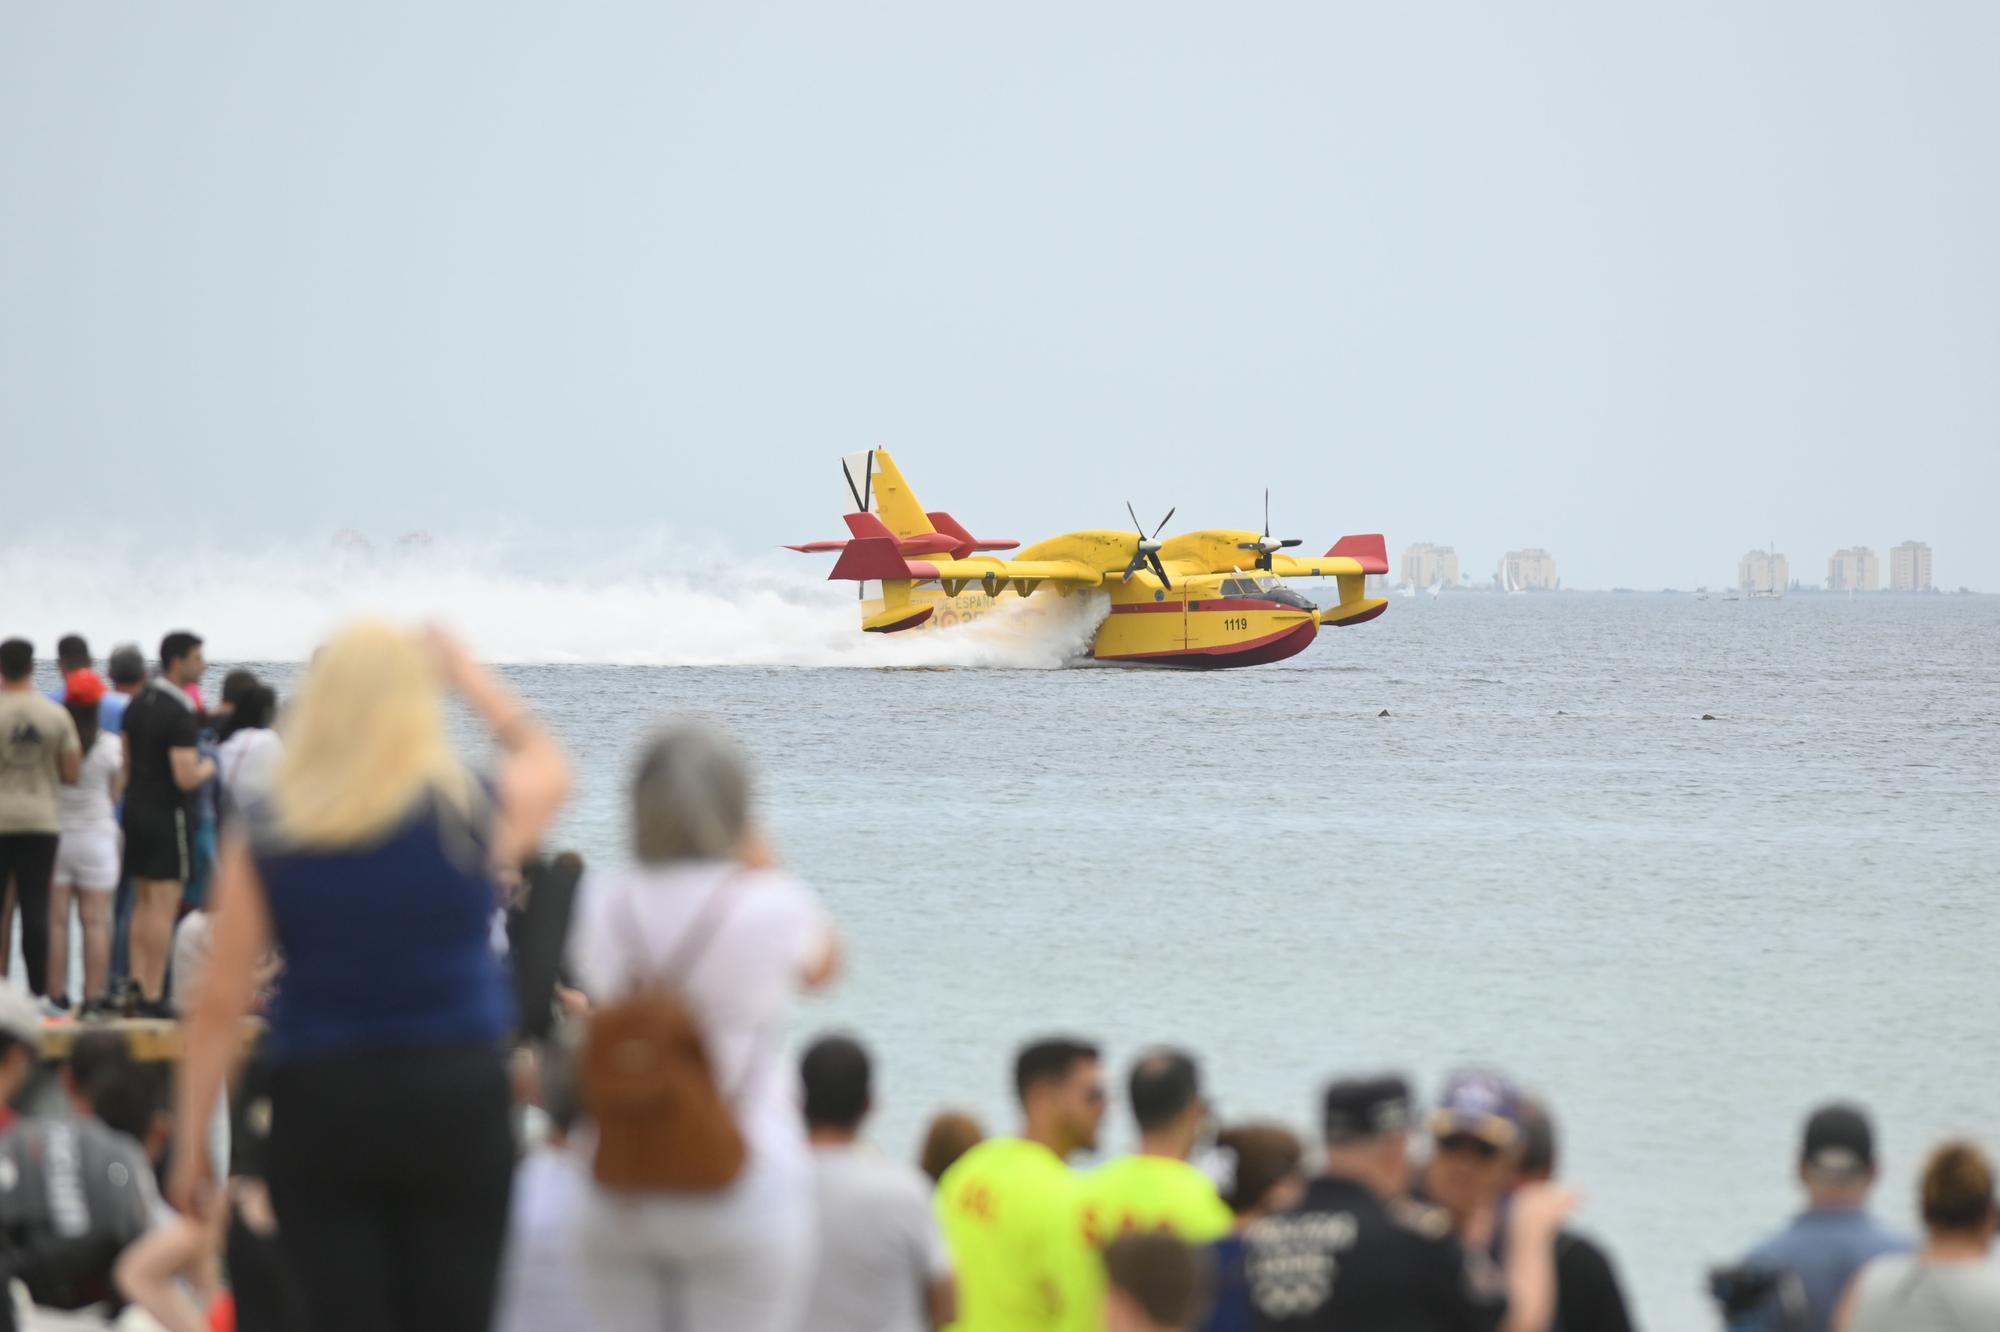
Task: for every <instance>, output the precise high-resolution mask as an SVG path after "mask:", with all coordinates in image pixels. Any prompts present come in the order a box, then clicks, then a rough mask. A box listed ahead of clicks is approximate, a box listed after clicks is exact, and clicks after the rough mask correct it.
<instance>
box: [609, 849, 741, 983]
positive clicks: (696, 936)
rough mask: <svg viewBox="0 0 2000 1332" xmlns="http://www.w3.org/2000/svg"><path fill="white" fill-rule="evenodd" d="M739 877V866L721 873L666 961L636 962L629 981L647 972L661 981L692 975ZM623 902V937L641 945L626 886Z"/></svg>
mask: <svg viewBox="0 0 2000 1332" xmlns="http://www.w3.org/2000/svg"><path fill="white" fill-rule="evenodd" d="M742 877H743V876H742V871H740V870H732V871H731V872H729V873H727V874H725V875H723V876H722V881H721V882H720V883H718V884H716V886H715V887H714V888H711V889H710V890H709V893H708V897H707V899H706V900H705V901H703V902H702V904H701V909H700V910H699V911H698V912H696V913H695V918H694V920H693V921H692V922H691V923H690V924H689V925H688V927H687V929H686V930H684V931H683V932H682V933H681V937H680V941H679V942H677V943H676V944H675V945H674V949H673V951H672V952H671V953H669V954H667V960H666V964H665V965H664V966H661V967H659V968H657V969H656V968H654V967H651V966H645V965H641V966H636V967H634V968H633V970H632V974H631V977H630V979H631V981H632V982H634V983H637V982H639V981H641V979H642V978H643V977H645V976H646V975H647V973H649V972H653V973H655V974H656V976H657V978H658V979H659V980H663V981H673V980H676V979H678V980H685V979H686V978H687V977H688V976H690V975H692V974H693V972H694V969H695V967H696V966H698V965H699V964H700V962H701V958H702V955H703V954H704V953H706V952H707V951H708V946H709V944H710V943H712V942H714V940H715V936H716V934H717V933H718V932H720V930H721V928H722V922H723V920H724V918H725V916H726V914H727V910H728V908H729V906H730V905H731V904H732V903H733V902H734V901H735V897H736V894H735V893H733V892H732V891H730V890H731V889H733V888H734V887H735V886H736V882H737V880H738V879H740V878H742ZM623 905H624V908H625V916H626V925H627V927H628V928H627V933H626V938H628V939H629V940H631V942H632V946H633V947H634V948H635V949H643V947H644V940H645V937H646V936H645V933H644V932H643V931H642V930H641V929H640V928H639V919H638V914H637V913H638V908H637V907H636V906H634V905H633V901H632V894H631V891H630V890H629V889H628V890H627V891H626V893H625V895H624V902H623ZM635 960H642V959H635Z"/></svg>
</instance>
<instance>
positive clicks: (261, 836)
mask: <svg viewBox="0 0 2000 1332" xmlns="http://www.w3.org/2000/svg"><path fill="white" fill-rule="evenodd" d="M245 816H246V818H247V819H248V820H249V821H250V822H251V823H252V825H253V830H252V835H251V842H252V846H253V848H254V854H255V856H256V861H257V870H258V873H259V875H260V876H261V877H262V879H263V881H264V896H265V898H266V899H267V901H268V902H269V904H270V910H271V925H272V931H273V933H274V934H275V935H276V939H277V943H278V946H279V947H280V948H281V949H283V951H284V956H285V970H284V975H283V977H282V978H281V979H280V981H279V983H278V995H277V999H276V1001H275V1002H274V1003H273V1005H272V1008H271V1015H270V1017H271V1026H270V1031H269V1036H268V1040H267V1045H268V1048H269V1050H270V1053H271V1057H272V1060H273V1061H274V1062H278V1063H285V1062H290V1061H293V1060H298V1059H304V1058H316V1057H319V1056H322V1055H333V1054H346V1053H352V1052H357V1051H365V1050H381V1049H409V1048H412V1047H424V1046H448V1045H469V1044H490V1045H493V1046H495V1047H496V1048H497V1047H498V1045H499V1043H500V1041H501V1039H502V1038H503V1037H504V1036H505V1035H506V1033H507V1030H508V1028H509V1027H510V1026H511V1025H512V1023H513V1016H514V1014H513V997H512V992H511V990H510V988H509V986H508V983H507V978H506V974H505V972H504V970H503V969H502V967H501V964H500V960H499V959H498V958H497V957H495V956H494V954H493V948H492V944H491V942H490V933H489V925H490V922H491V920H492V917H493V912H494V910H495V908H496V905H497V903H498V895H497V893H496V890H495V888H494V884H493V881H492V879H491V877H490V876H489V875H488V873H487V867H486V854H487V853H486V828H485V827H484V826H483V821H482V820H479V819H471V818H468V817H467V816H466V815H463V814H461V813H459V812H458V811H457V810H455V809H453V808H451V807H450V806H448V805H446V804H445V803H444V802H443V801H442V800H438V799H433V798H426V799H425V800H423V801H422V802H420V804H419V806H418V807H417V808H416V809H415V810H413V811H412V812H411V815H410V816H409V818H407V819H406V820H405V821H404V823H403V824H402V825H401V826H400V827H398V828H397V829H396V830H395V831H394V832H392V833H390V834H389V835H388V836H387V837H386V838H385V839H383V840H382V841H381V842H380V843H379V844H377V845H374V846H363V847H342V848H338V849H335V850H317V849H314V850H305V849H300V848H295V847H286V846H284V845H283V844H282V843H280V842H279V841H278V839H277V838H276V836H275V832H274V830H273V829H272V826H271V819H270V816H269V811H268V810H267V809H264V808H261V807H258V808H254V809H253V810H246V811H245Z"/></svg>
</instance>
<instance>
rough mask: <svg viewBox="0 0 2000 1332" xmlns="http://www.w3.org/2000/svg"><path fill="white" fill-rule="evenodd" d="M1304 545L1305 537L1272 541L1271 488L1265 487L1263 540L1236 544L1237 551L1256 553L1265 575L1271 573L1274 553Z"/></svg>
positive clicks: (1258, 563) (1259, 566)
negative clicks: (1252, 551)
mask: <svg viewBox="0 0 2000 1332" xmlns="http://www.w3.org/2000/svg"><path fill="white" fill-rule="evenodd" d="M1304 544H1305V538H1304V537H1286V538H1284V539H1283V540H1281V541H1273V540H1272V539H1271V488H1270V487H1269V486H1265V487H1264V536H1263V539H1262V540H1259V541H1239V542H1237V543H1236V549H1238V550H1254V551H1256V552H1257V567H1258V568H1259V569H1262V570H1263V571H1264V572H1265V573H1269V572H1271V556H1272V554H1273V553H1275V552H1277V551H1281V550H1290V549H1291V548H1292V547H1293V546H1303V545H1304Z"/></svg>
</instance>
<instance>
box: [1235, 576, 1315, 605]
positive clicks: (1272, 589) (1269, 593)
mask: <svg viewBox="0 0 2000 1332" xmlns="http://www.w3.org/2000/svg"><path fill="white" fill-rule="evenodd" d="M1221 591H1222V595H1223V596H1225V597H1250V598H1254V599H1256V600H1259V601H1275V602H1277V603H1278V604H1279V605H1280V606H1291V607H1294V608H1296V609H1298V610H1313V609H1316V608H1315V607H1314V605H1313V603H1312V602H1310V601H1307V600H1306V599H1305V598H1304V597H1302V596H1300V595H1299V594H1298V593H1296V592H1294V591H1292V589H1290V588H1289V587H1286V586H1285V585H1284V583H1283V582H1282V581H1280V580H1279V579H1276V578H1225V579H1223V580H1222V589H1221Z"/></svg>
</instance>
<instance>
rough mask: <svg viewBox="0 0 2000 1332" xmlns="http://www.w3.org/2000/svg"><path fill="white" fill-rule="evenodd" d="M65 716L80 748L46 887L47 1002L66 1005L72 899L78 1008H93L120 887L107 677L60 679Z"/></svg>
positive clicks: (121, 771) (120, 756)
mask: <svg viewBox="0 0 2000 1332" xmlns="http://www.w3.org/2000/svg"><path fill="white" fill-rule="evenodd" d="M63 696H64V697H65V698H66V699H68V702H67V703H65V704H64V705H63V706H64V707H65V708H67V709H68V711H69V715H70V720H71V721H73V722H74V723H76V733H77V739H78V741H79V743H80V744H81V745H82V748H83V770H82V773H81V775H80V776H79V777H78V779H77V782H76V784H75V785H74V786H65V787H64V788H63V789H62V793H61V796H60V798H59V801H58V804H59V806H60V808H59V810H58V813H59V814H60V817H61V823H62V839H61V841H59V842H58V843H57V844H56V873H55V881H54V884H53V886H52V887H51V888H50V892H49V941H48V950H49V1002H50V1003H51V1004H52V1005H53V1006H55V1007H56V1008H57V1009H58V1010H59V1011H63V1012H67V1011H68V1009H69V951H70V950H69V935H70V903H71V902H75V904H76V914H77V916H78V919H79V923H80V924H81V926H82V929H83V1009H84V1011H85V1012H94V1011H96V1009H97V1008H98V1007H99V1005H100V1002H101V1000H102V999H103V997H104V992H105V985H106V982H107V980H108V975H109V972H110V968H111V899H112V898H113V896H114V895H115V894H116V893H117V889H118V868H119V866H118V859H119V857H118V799H119V797H120V796H121V795H123V794H124V790H125V747H124V745H123V744H121V743H120V742H119V739H118V737H117V736H115V735H110V734H107V733H106V732H105V730H104V728H103V727H102V726H101V725H99V723H98V716H99V712H98V710H99V708H100V706H101V705H102V701H103V699H104V697H105V691H104V681H103V680H102V679H100V678H99V677H98V674H97V672H95V671H92V670H88V669H85V670H80V671H76V672H73V673H72V674H71V675H70V677H69V679H68V681H67V682H66V683H65V685H64V691H63Z"/></svg>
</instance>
